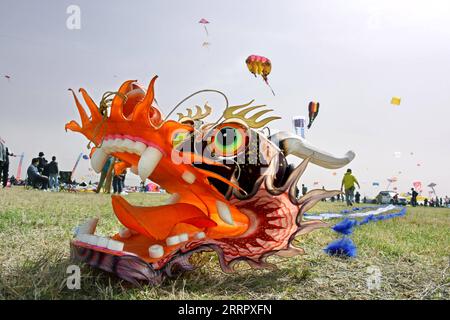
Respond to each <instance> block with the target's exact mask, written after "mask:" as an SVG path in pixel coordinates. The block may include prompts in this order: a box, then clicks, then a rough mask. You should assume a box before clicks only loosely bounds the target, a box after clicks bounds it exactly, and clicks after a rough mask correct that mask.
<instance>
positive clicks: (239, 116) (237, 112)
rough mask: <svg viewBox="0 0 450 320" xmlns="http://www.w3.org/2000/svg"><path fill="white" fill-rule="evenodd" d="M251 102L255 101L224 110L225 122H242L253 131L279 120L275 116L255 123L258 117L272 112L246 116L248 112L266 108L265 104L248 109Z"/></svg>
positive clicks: (260, 112) (267, 110)
mask: <svg viewBox="0 0 450 320" xmlns="http://www.w3.org/2000/svg"><path fill="white" fill-rule="evenodd" d="M253 101H255V100H252V101H250V102H249V103H246V104H241V105H237V106H230V107H228V108H226V109H225V111H224V112H223V117H224V118H225V119H226V120H227V121H238V122H244V123H245V124H246V125H247V126H249V127H251V128H254V129H257V128H262V127H264V126H265V125H266V124H268V123H269V122H270V121H273V120H278V119H281V118H280V117H277V116H275V117H268V118H265V119H262V120H259V121H257V119H258V118H259V117H261V116H262V115H264V114H266V113H267V112H270V111H273V110H272V109H264V110H261V111H259V112H257V113H255V114H254V115H252V116H247V114H248V113H249V112H251V111H253V110H256V109H258V108H262V107H265V106H266V105H265V104H262V105H257V106H251V107H250V105H251V104H252V103H253Z"/></svg>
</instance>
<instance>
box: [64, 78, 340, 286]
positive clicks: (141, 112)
mask: <svg viewBox="0 0 450 320" xmlns="http://www.w3.org/2000/svg"><path fill="white" fill-rule="evenodd" d="M155 80H156V77H154V78H153V79H152V80H151V82H150V85H149V87H148V90H147V92H144V91H143V90H142V94H141V97H140V99H137V101H136V102H135V103H133V105H132V106H131V107H130V106H129V105H127V102H128V101H127V97H128V95H129V94H130V92H131V91H133V90H136V89H138V88H136V87H135V84H134V81H133V80H129V81H126V82H124V83H123V84H122V85H121V87H120V88H119V90H118V92H117V93H116V94H115V96H114V98H113V99H112V101H111V106H110V107H111V110H110V114H109V116H108V113H107V110H106V108H104V106H103V107H102V104H101V106H100V108H98V107H97V105H96V104H95V103H94V102H93V100H92V99H91V98H90V97H89V95H88V94H87V93H86V91H85V90H84V89H80V92H81V93H82V95H83V98H84V100H85V102H86V104H87V105H88V107H89V110H90V112H91V116H90V117H89V116H88V115H87V114H86V111H85V110H84V108H83V107H82V106H81V104H80V102H79V101H78V99H77V97H76V95H75V93H73V96H74V99H75V103H76V106H77V108H78V111H79V113H80V117H81V126H80V125H79V124H78V123H76V122H75V121H71V122H69V123H68V124H66V130H67V129H69V130H72V131H76V132H80V133H82V134H84V135H85V136H86V137H87V138H88V139H89V140H90V141H92V142H93V143H94V144H95V145H96V146H97V147H96V148H95V149H94V150H93V152H92V153H91V162H92V164H93V168H94V170H96V171H97V172H99V171H101V170H102V168H103V166H104V163H105V162H106V159H107V157H109V156H113V157H115V158H117V159H119V160H121V165H122V166H123V167H125V168H126V167H131V168H134V171H136V169H137V173H138V174H139V175H140V176H141V178H143V179H145V178H147V177H149V178H151V180H153V181H154V182H156V183H158V184H159V185H161V187H163V188H164V189H166V190H167V191H168V192H169V193H172V195H173V197H171V200H170V202H169V203H168V204H166V205H163V206H157V207H137V206H133V205H131V204H129V203H128V202H127V201H126V200H125V199H123V198H122V197H120V196H113V197H112V204H113V209H114V213H115V214H116V216H117V217H118V219H119V221H120V222H121V223H122V224H123V225H124V226H125V227H126V228H125V229H123V230H122V232H119V233H117V234H115V235H113V236H112V237H111V238H106V237H102V236H99V235H95V229H96V226H97V222H98V219H91V220H89V221H87V222H86V223H84V224H82V225H80V226H79V227H78V233H77V235H76V237H75V238H74V239H73V240H72V241H71V252H72V257H73V258H75V259H77V260H81V261H84V262H86V263H87V264H89V265H91V266H93V267H96V268H99V269H102V270H105V271H107V272H111V273H114V274H116V275H117V276H119V277H120V278H122V279H124V280H127V281H129V282H132V283H135V284H137V283H139V282H141V281H144V282H148V283H150V284H156V283H160V282H161V281H162V280H163V279H165V278H166V277H172V276H174V275H175V274H178V273H179V272H184V271H189V270H193V269H194V266H193V265H192V264H191V263H190V257H191V256H192V255H193V254H194V253H198V252H202V251H211V250H214V251H215V252H217V254H218V257H219V262H220V266H221V268H222V270H223V271H225V272H232V271H233V270H234V265H235V263H236V262H239V261H245V262H247V263H248V264H249V265H250V266H252V267H254V268H274V267H275V266H274V265H272V264H270V263H269V262H267V258H268V257H269V256H271V255H274V254H277V255H281V256H295V255H297V254H301V253H303V250H302V249H300V248H296V247H294V246H293V244H292V242H293V240H294V238H295V237H296V235H299V234H305V233H308V232H310V231H312V230H314V229H316V228H319V227H323V226H326V224H325V223H323V222H320V221H309V222H304V221H302V217H303V213H304V212H305V211H307V210H309V209H310V208H311V207H312V206H314V204H316V203H317V202H318V201H320V200H321V199H323V198H326V197H331V196H334V195H336V194H338V193H340V191H325V190H312V191H310V192H308V193H307V194H306V195H304V196H303V197H301V198H300V199H297V197H296V192H297V190H296V185H297V183H298V181H299V179H300V177H301V175H302V174H303V172H304V171H305V169H306V167H307V165H308V163H309V159H308V158H307V159H305V160H303V162H301V163H300V165H298V166H297V167H296V168H295V169H294V170H292V172H290V173H288V174H287V176H286V177H285V179H284V180H283V181H284V182H283V183H280V181H277V178H276V175H277V173H278V170H279V167H280V165H279V163H278V160H277V157H273V158H272V160H271V161H270V164H269V168H268V170H267V172H266V173H265V174H264V175H261V176H260V177H259V178H258V179H257V180H256V182H255V185H254V190H252V192H251V193H250V194H249V195H248V196H247V197H244V196H242V194H240V193H238V192H234V193H232V195H231V196H230V197H228V199H227V198H226V197H225V196H224V195H223V194H222V193H221V192H219V191H218V190H217V188H216V187H215V186H214V184H213V183H212V182H211V181H212V179H211V178H213V179H217V180H219V181H221V183H226V184H228V185H229V186H230V187H232V188H234V189H235V190H238V189H239V186H238V185H236V184H235V183H236V182H235V181H233V182H232V181H228V180H227V179H225V178H224V177H222V176H220V175H218V174H216V173H214V172H213V171H209V170H205V169H200V168H198V167H195V166H194V165H193V162H192V163H188V164H186V163H180V164H175V163H174V162H172V161H171V158H170V157H169V156H168V155H170V154H171V153H173V152H174V148H173V147H172V144H171V139H172V136H173V133H174V132H175V131H176V130H180V129H183V130H188V131H189V130H192V129H191V128H190V127H189V126H186V125H184V124H181V123H178V122H175V121H163V120H162V116H161V113H160V111H159V110H158V109H157V108H156V107H155V106H153V105H152V102H153V99H154V91H153V88H154V83H155ZM72 92H73V91H72ZM148 150H150V151H148ZM154 150H157V152H156V151H154ZM146 152H147V153H148V152H151V153H152V155H151V156H154V154H158V152H160V153H161V155H162V156H161V157H160V159H159V160H158V159H157V161H155V162H156V164H155V165H154V166H153V168H152V170H148V168H147V167H146V165H147V166H148V161H147V160H148V159H145V157H146V156H147V155H146V154H145V153H146ZM185 156H186V155H185ZM187 156H188V157H189V158H190V159H195V160H197V161H198V160H200V161H202V162H204V163H206V164H208V165H209V167H212V168H214V166H215V165H217V164H214V163H212V162H211V161H210V160H208V159H205V158H203V157H201V156H200V157H198V156H195V155H193V154H190V153H189V154H188V155H187ZM184 158H185V157H184ZM142 159H144V160H142ZM143 161H144V162H145V161H147V163H144V164H143ZM148 172H150V173H148ZM143 173H144V176H143ZM147 173H148V174H147ZM240 195H241V196H240ZM169 239H172V240H173V239H175V240H174V241H175V242H172V243H169ZM172 240H171V241H172ZM152 247H156V248H157V249H158V250H159V251H160V250H163V253H161V254H159V256H157V257H155V255H153V256H151V253H150V251H149V248H150V249H151V248H152ZM158 250H157V251H158ZM159 251H158V252H159Z"/></svg>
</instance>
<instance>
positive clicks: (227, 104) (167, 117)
mask: <svg viewBox="0 0 450 320" xmlns="http://www.w3.org/2000/svg"><path fill="white" fill-rule="evenodd" d="M204 92H214V93H218V94H220V95H221V96H222V97H223V98H224V99H225V110H226V109H227V108H228V106H229V102H228V98H227V96H226V95H225V94H224V93H223V92H222V91H219V90H214V89H203V90H199V91H196V92H194V93H192V94H190V95H188V96H187V97H186V98H184V99H183V100H181V101H180V102H178V103H177V105H176V106H175V107H173V108H172V110H171V111H170V112H169V113H168V114H167V116H166V117H165V119H164V120H163V121H162V122H161V124H160V126H159V127H162V125H163V124H164V123H165V122H166V121H167V120H168V119H169V117H170V116H171V115H172V113H174V111H175V110H176V109H177V108H178V107H179V106H181V105H182V104H183V103H184V102H185V101H187V100H189V99H190V98H192V97H194V96H196V95H198V94H200V93H204ZM222 118H223V114H222V115H221V116H220V118H219V119H218V120H217V121H216V123H215V124H214V125H216V124H217V123H219V121H220V120H221V119H222Z"/></svg>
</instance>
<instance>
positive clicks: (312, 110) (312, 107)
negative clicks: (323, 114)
mask: <svg viewBox="0 0 450 320" xmlns="http://www.w3.org/2000/svg"><path fill="white" fill-rule="evenodd" d="M319 107H320V103H318V102H313V101H311V102H310V103H309V105H308V114H309V124H308V129H310V128H311V126H312V124H313V122H314V120H315V119H316V117H317V115H318V114H319Z"/></svg>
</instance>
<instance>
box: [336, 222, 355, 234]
mask: <svg viewBox="0 0 450 320" xmlns="http://www.w3.org/2000/svg"><path fill="white" fill-rule="evenodd" d="M357 223H358V222H357V221H356V220H351V219H347V218H345V219H344V220H342V221H341V222H339V223H337V224H335V225H334V226H333V227H332V229H333V230H334V231H336V232H339V233H342V234H345V235H349V234H352V232H353V227H354V226H355V225H356V224H357Z"/></svg>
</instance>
